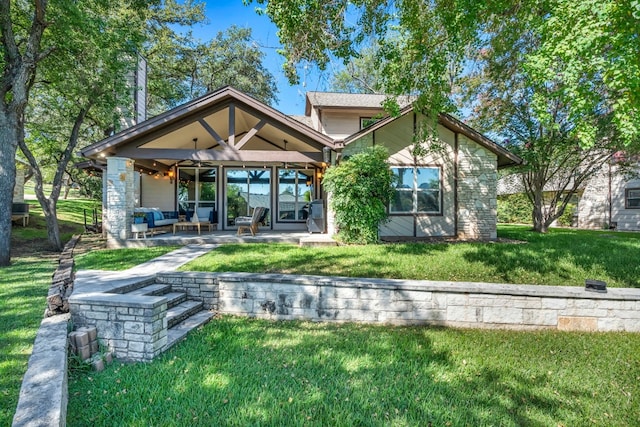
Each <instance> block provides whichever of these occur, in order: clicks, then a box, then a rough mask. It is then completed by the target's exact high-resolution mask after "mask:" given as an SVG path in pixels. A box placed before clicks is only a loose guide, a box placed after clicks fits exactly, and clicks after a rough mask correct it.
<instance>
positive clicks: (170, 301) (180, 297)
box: [162, 292, 187, 308]
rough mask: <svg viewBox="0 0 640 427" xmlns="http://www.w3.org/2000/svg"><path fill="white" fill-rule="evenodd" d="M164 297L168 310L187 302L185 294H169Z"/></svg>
mask: <svg viewBox="0 0 640 427" xmlns="http://www.w3.org/2000/svg"><path fill="white" fill-rule="evenodd" d="M162 296H163V297H165V298H167V308H173V307H175V306H177V305H179V304H180V303H182V302H184V301H186V300H187V294H185V293H184V292H168V293H166V294H163V295H162Z"/></svg>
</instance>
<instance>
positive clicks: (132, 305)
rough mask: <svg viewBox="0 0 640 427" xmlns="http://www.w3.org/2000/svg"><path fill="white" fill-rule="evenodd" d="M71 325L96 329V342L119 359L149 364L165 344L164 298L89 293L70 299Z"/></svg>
mask: <svg viewBox="0 0 640 427" xmlns="http://www.w3.org/2000/svg"><path fill="white" fill-rule="evenodd" d="M69 305H70V310H71V313H72V317H71V320H72V322H73V324H74V326H76V327H78V326H95V327H96V328H97V330H98V341H99V342H100V343H102V344H103V345H106V346H107V347H108V348H109V350H112V351H113V353H114V356H115V357H117V358H118V359H122V360H127V361H150V360H153V358H154V357H156V356H157V355H159V354H160V353H162V351H163V350H164V348H165V347H166V345H167V299H166V298H165V297H163V296H147V295H144V296H142V295H118V294H108V293H105V294H101V293H97V292H96V293H88V294H86V295H81V296H75V297H74V296H73V295H72V297H71V298H70V299H69Z"/></svg>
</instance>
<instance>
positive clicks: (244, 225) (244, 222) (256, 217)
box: [236, 206, 264, 236]
mask: <svg viewBox="0 0 640 427" xmlns="http://www.w3.org/2000/svg"><path fill="white" fill-rule="evenodd" d="M263 212H264V208H263V207H259V206H258V207H255V208H254V209H253V215H251V216H239V217H237V218H236V225H237V226H238V235H240V234H242V233H244V232H245V231H247V230H248V231H250V232H251V235H252V236H255V235H256V233H257V232H258V224H259V222H260V218H261V217H262V214H263Z"/></svg>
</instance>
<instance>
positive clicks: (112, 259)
mask: <svg viewBox="0 0 640 427" xmlns="http://www.w3.org/2000/svg"><path fill="white" fill-rule="evenodd" d="M175 249H178V246H155V247H150V248H144V249H140V248H132V249H105V250H100V251H92V252H87V253H85V254H81V255H78V256H76V257H74V259H75V262H76V270H107V271H120V270H126V269H129V268H132V267H135V266H136V265H138V264H142V263H144V262H147V261H149V260H151V259H153V258H157V257H159V256H161V255H164V254H166V253H169V252H171V251H173V250H175Z"/></svg>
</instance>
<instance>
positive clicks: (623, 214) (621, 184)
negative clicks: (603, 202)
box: [611, 171, 640, 231]
mask: <svg viewBox="0 0 640 427" xmlns="http://www.w3.org/2000/svg"><path fill="white" fill-rule="evenodd" d="M638 172H640V171H638ZM629 188H640V178H639V177H631V179H628V180H627V179H626V177H625V176H624V175H623V174H615V173H614V174H612V177H611V193H612V196H613V197H612V200H611V202H612V203H611V205H612V206H611V221H612V222H613V223H615V224H616V228H617V229H618V230H636V231H637V230H640V209H627V208H626V206H625V198H626V191H625V190H627V189H629Z"/></svg>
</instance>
